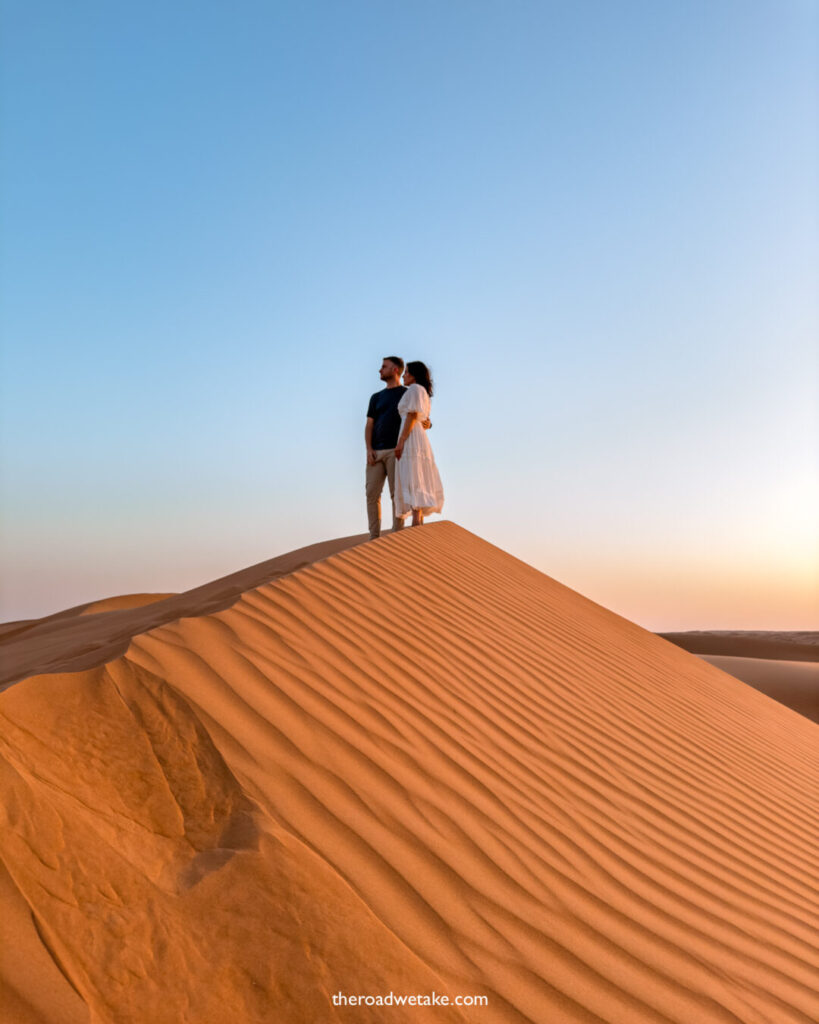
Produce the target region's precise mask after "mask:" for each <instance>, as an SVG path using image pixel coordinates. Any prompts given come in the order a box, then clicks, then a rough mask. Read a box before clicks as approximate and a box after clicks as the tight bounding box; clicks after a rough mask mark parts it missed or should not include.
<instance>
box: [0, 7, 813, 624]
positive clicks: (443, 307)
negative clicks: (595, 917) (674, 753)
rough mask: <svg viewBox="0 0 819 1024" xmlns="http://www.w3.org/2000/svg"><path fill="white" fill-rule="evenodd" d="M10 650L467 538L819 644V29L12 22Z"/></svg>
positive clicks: (98, 17) (614, 22)
mask: <svg viewBox="0 0 819 1024" xmlns="http://www.w3.org/2000/svg"><path fill="white" fill-rule="evenodd" d="M0 9H2V20H3V26H2V54H1V55H0V56H1V57H2V105H3V109H2V123H3V128H2V131H3V140H2V141H3V151H4V157H3V165H2V178H1V179H0V185H1V186H2V225H1V226H2V238H3V242H2V282H1V286H2V332H3V366H2V369H3V383H2V396H1V397H2V403H1V404H2V413H1V414H0V415H2V419H1V420H0V429H1V430H2V435H0V437H1V443H2V449H1V453H2V467H1V468H2V489H3V490H2V503H3V528H2V555H3V565H4V583H3V587H2V608H1V609H0V618H4V619H12V618H20V617H24V616H29V615H41V614H46V613H49V612H52V611H56V610H58V609H59V608H61V607H65V606H67V605H70V604H76V603H79V602H81V601H87V600H91V599H94V598H101V597H105V596H109V595H111V594H117V593H126V592H142V591H165V590H168V591H171V590H181V589H186V588H187V587H190V586H193V585H196V584H198V583H201V582H204V581H206V580H208V579H213V578H215V577H216V576H219V575H223V574H225V573H228V572H231V571H233V570H235V569H239V568H241V567H243V566H245V565H248V564H250V563H252V562H256V561H260V560H262V559H264V558H268V557H272V556H273V555H276V554H278V553H281V552H283V551H286V550H289V549H291V548H293V547H297V546H300V545H303V544H309V543H312V542H314V541H318V540H323V539H325V538H329V537H334V536H342V535H345V534H350V533H358V532H363V531H364V530H365V529H366V518H365V512H364V502H363V458H364V450H363V440H362V436H363V425H364V414H365V410H366V404H367V399H368V397H369V395H370V393H371V392H372V391H374V390H376V389H377V388H378V386H379V381H378V377H377V369H378V366H379V364H380V361H381V357H382V356H384V355H388V354H392V353H396V354H398V355H402V356H404V358H407V359H409V358H421V359H424V360H425V361H427V362H428V363H429V364H430V365H431V366H432V369H433V372H434V375H435V379H436V384H437V393H436V397H435V400H434V403H433V423H434V426H433V432H432V434H431V435H430V436H431V439H432V442H433V446H434V448H435V451H436V455H437V458H438V461H439V465H440V469H441V474H442V477H443V480H444V485H445V490H446V494H447V501H446V506H445V516H446V518H449V519H452V520H454V521H455V522H458V523H460V524H461V525H463V526H465V527H466V528H468V529H470V530H472V531H474V532H475V533H478V534H480V535H481V536H483V537H484V538H486V539H487V540H489V541H491V542H493V543H495V544H498V545H499V546H501V547H503V548H505V549H506V550H508V551H511V552H512V553H514V554H516V555H518V556H519V557H520V558H523V559H525V560H526V561H529V562H531V563H532V564H534V565H536V566H537V567H538V568H540V569H542V570H543V571H544V572H547V573H549V574H550V575H553V576H555V577H557V578H558V579H560V580H561V581H562V582H564V583H566V584H568V585H569V586H571V587H573V588H575V589H577V590H580V591H581V592H582V593H585V594H587V595H588V596H590V597H592V598H594V599H595V600H598V601H600V602H601V603H603V604H605V605H607V606H608V607H610V608H613V609H614V610H615V611H618V612H620V613H621V614H623V615H626V616H627V617H629V618H632V619H634V620H636V621H638V622H640V623H641V624H642V625H646V626H648V627H649V628H657V629H659V628H674V627H679V628H696V627H706V628H707V627H713V628H720V627H722V628H728V627H743V628H806V627H808V626H809V625H810V624H811V623H814V622H815V621H816V600H817V568H816V567H817V561H818V560H819V553H818V552H817V526H816V524H817V522H819V498H818V497H817V480H816V466H817V462H819V450H818V448H819V442H818V441H817V434H818V433H819V431H818V430H817V421H818V420H819V411H818V410H819V395H818V393H817V391H818V389H819V384H818V383H817V380H818V379H819V366H817V362H818V359H817V342H816V339H817V336H818V335H819V298H818V296H817V283H816V282H817V278H818V277H819V200H817V182H819V140H818V138H817V124H819V101H817V95H818V94H819V72H818V70H817V69H818V67H819V43H818V42H817V40H818V39H819V4H817V3H816V2H814V0H678V2H657V0H564V2H550V0H538V2H528V0H511V2H501V0H494V2H488V0H468V2H466V0H434V2H432V0H430V2H425V0H402V2H396V0H393V2H387V0H379V2H376V0H372V2H343V3H342V2H330V0H325V2H311V0H299V2H296V0H292V2H284V0H281V2H272V0H268V2H261V0H239V2H236V3H231V4H228V3H227V2H219V3H216V2H208V0H197V2H180V0H164V2H158V0H140V2H125V0H122V2H111V0H98V2H89V0H74V2H72V3H65V2H63V0H60V2H56V0H54V2H44V0H2V2H1V3H0Z"/></svg>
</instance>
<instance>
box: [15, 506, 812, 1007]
mask: <svg viewBox="0 0 819 1024" xmlns="http://www.w3.org/2000/svg"><path fill="white" fill-rule="evenodd" d="M103 614H105V613H103ZM109 614H111V613H109ZM114 614H119V613H114ZM0 711H2V713H3V716H4V717H3V721H4V729H3V741H2V751H3V760H2V763H1V764H2V772H3V788H4V800H3V806H4V808H5V811H4V813H5V815H6V821H5V822H4V825H5V827H4V828H3V830H2V836H3V839H2V844H3V845H2V850H1V852H2V861H3V864H4V872H5V873H2V872H0V889H2V891H3V892H4V893H5V900H6V901H7V903H8V905H9V907H10V908H11V911H12V912H13V919H14V921H15V922H16V923H17V925H18V927H19V931H20V934H21V947H20V949H21V950H23V952H24V953H25V956H24V955H23V952H21V953H20V955H19V956H18V957H17V958H16V959H14V958H13V959H12V960H10V961H9V960H6V961H4V966H3V979H4V982H5V984H6V986H7V987H8V991H9V993H10V996H9V998H10V999H12V1000H13V1001H14V1005H15V1006H16V1007H17V1008H18V1009H19V1011H20V1015H19V1016H18V1017H15V1018H14V1019H15V1020H18V1019H19V1020H20V1021H26V1020H31V1021H32V1022H33V1021H52V1020H53V1021H55V1022H56V1021H60V1022H63V1021H66V1022H69V1024H70V1022H72V1021H74V1020H77V1021H81V1020H88V1021H96V1020H100V1021H102V1020H117V1021H125V1022H130V1021H134V1022H136V1021H138V1020H147V1019H151V1020H152V1021H159V1022H163V1021H169V1022H170V1021H174V1022H176V1021H179V1020H180V1019H185V1020H187V1021H191V1022H199V1021H201V1022H205V1021H209V1020H211V1019H215V1018H214V1017H213V1016H212V1015H213V1013H214V1012H215V1008H216V1007H217V1006H219V1007H221V1012H220V1017H221V1016H222V1015H224V1008H225V1007H230V1008H231V1012H232V1013H233V1015H234V1016H235V1017H236V1019H241V1020H242V1021H265V1022H267V1021H271V1022H272V1021H286V1020H290V1021H294V1022H296V1021H306V1020H310V1021H336V1020H338V1021H347V1020H373V1021H376V1020H384V1019H396V1020H408V1021H409V1020H412V1021H419V1020H422V1021H425V1020H433V1019H434V1020H469V1021H487V1022H492V1024H495V1022H510V1024H511V1022H518V1024H519V1022H523V1021H532V1022H536V1024H542V1022H547V1021H548V1022H549V1024H553V1022H554V1024H563V1022H567V1024H568V1022H584V1024H586V1022H591V1021H608V1022H612V1024H621V1022H624V1021H628V1022H629V1024H631V1022H643V1021H645V1022H659V1021H676V1022H679V1024H691V1022H693V1021H696V1022H698V1024H699V1022H712V1021H713V1022H725V1024H727V1022H729V1021H731V1022H735V1021H747V1022H748V1024H752V1022H753V1024H757V1022H760V1021H776V1022H777V1024H780V1022H782V1024H786V1022H794V1024H796V1022H799V1024H807V1022H808V1021H811V1020H814V1019H816V1018H817V1016H819V1000H817V994H816V976H815V963H816V957H817V952H818V950H817V945H818V944H817V933H816V928H815V914H816V910H817V904H816V882H817V878H816V875H817V858H816V850H815V844H814V842H813V837H814V836H815V834H816V832H815V829H816V825H817V817H819V814H817V802H816V796H817V779H818V778H819V765H817V749H819V744H817V739H819V732H817V727H816V725H814V724H813V723H811V722H808V721H807V720H805V719H804V718H802V717H800V716H799V715H797V714H795V713H794V712H792V711H790V710H788V709H787V708H784V707H782V706H781V705H778V704H776V703H775V702H774V701H772V700H770V699H768V698H767V697H765V696H763V695H762V694H759V693H757V692H756V691H754V690H753V689H751V688H750V687H748V686H745V685H744V684H742V683H739V682H738V681H735V680H733V679H731V678H730V677H729V676H727V675H725V674H724V673H723V672H720V671H719V670H717V669H715V668H713V667H712V666H710V665H708V664H707V663H705V662H703V661H701V660H700V659H698V658H696V657H695V656H693V655H691V654H689V653H687V652H686V651H683V650H681V649H679V648H677V647H675V646H673V645H672V644H670V643H668V642H666V641H664V640H662V639H660V638H658V637H657V636H655V635H654V634H652V633H649V632H647V631H645V630H643V629H641V628H640V627H638V626H636V625H634V624H633V623H630V622H628V621H626V620H624V619H622V618H620V617H619V616H617V615H615V614H613V613H612V612H609V611H607V610H606V609H604V608H601V607H600V606H599V605H596V604H594V603H593V602H591V601H589V600H587V599H585V598H583V597H581V596H580V595H578V594H576V593H574V592H573V591H571V590H569V589H568V588H566V587H564V586H562V585H561V584H559V583H556V582H555V581H554V580H551V579H550V578H549V577H547V576H544V575H543V574H542V573H539V572H537V571H536V570H535V569H533V568H531V567H530V566H527V565H525V564H524V563H522V562H519V561H518V560H516V559H514V558H512V557H511V556H509V555H507V554H505V553H504V552H502V551H500V550H498V549H497V548H494V547H492V546H491V545H489V544H487V543H486V542H484V541H482V540H480V539H479V538H477V537H474V536H473V535H471V534H469V533H467V531H465V530H462V529H460V528H459V527H456V526H454V525H453V524H451V523H439V524H434V525H430V526H425V527H424V528H423V529H421V530H406V531H404V532H402V533H400V534H397V535H392V536H388V537H384V538H382V539H381V540H379V541H375V542H373V543H369V544H362V545H358V546H353V547H349V548H348V549H347V550H342V551H340V552H338V553H336V554H334V555H332V556H331V557H328V558H325V559H324V560H322V561H319V562H316V563H314V564H310V565H306V566H305V567H303V568H300V569H298V570H297V571H295V572H292V573H291V574H289V575H286V576H282V577H280V578H278V579H275V580H273V581H272V582H269V583H266V584H263V585H261V586H256V587H255V588H254V589H252V590H249V591H247V592H246V593H244V594H243V595H242V596H241V597H239V598H238V599H236V600H234V601H233V603H232V604H231V605H230V606H229V607H222V608H221V609H218V610H214V611H212V612H210V613H208V614H202V615H199V616H196V617H191V616H188V617H184V618H180V619H178V620H176V621H167V622H165V623H164V624H160V625H157V626H155V627H154V628H151V629H148V630H147V631H141V632H139V633H137V634H136V635H134V636H133V637H132V639H131V640H130V643H129V644H128V646H127V649H126V650H125V651H124V652H123V653H121V654H119V655H118V656H116V657H113V658H112V659H111V660H109V661H108V662H107V664H105V665H100V666H98V667H96V668H88V669H85V670H84V671H76V672H71V673H63V674H56V675H55V674H52V675H39V676H35V677H32V678H29V679H26V680H24V681H22V682H19V683H17V684H16V685H14V686H12V687H11V688H10V689H9V690H8V691H7V692H6V693H4V694H3V695H2V697H0ZM26 908H28V911H26ZM24 960H25V964H23V961H24ZM18 961H19V962H18ZM391 990H392V991H394V992H399V993H400V992H403V993H408V992H416V991H418V992H428V991H432V990H436V991H437V992H439V993H440V992H446V993H448V994H450V995H451V996H452V997H455V996H456V995H459V994H460V995H485V996H486V997H487V998H488V1005H487V1006H485V1007H476V1008H474V1009H470V1010H464V1011H463V1013H461V1012H460V1011H457V1010H454V1009H451V1010H448V1011H447V1010H443V1009H441V1008H440V1007H436V1008H434V1009H432V1010H425V1009H422V1008H419V1007H415V1008H412V1009H407V1011H406V1012H405V1013H404V1011H401V1010H399V1009H398V1008H395V1007H392V1008H390V1009H389V1010H383V1009H382V1010H368V1009H367V1008H365V1007H360V1006H356V1007H346V1008H345V1007H336V1006H334V1005H333V1003H332V998H331V997H332V994H333V993H334V992H337V991H342V992H346V993H370V994H373V995H375V994H378V993H382V994H384V993H387V992H389V991H391ZM180 1008H184V1014H185V1015H184V1017H181V1016H180ZM24 1013H25V1014H27V1016H23V1015H22V1014H24ZM402 1014H403V1015H402Z"/></svg>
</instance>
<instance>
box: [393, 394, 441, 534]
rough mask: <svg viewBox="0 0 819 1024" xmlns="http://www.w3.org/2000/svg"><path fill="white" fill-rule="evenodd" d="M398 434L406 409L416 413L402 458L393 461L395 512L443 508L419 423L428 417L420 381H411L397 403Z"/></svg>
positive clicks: (438, 480) (435, 470)
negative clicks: (414, 382) (398, 415)
mask: <svg viewBox="0 0 819 1024" xmlns="http://www.w3.org/2000/svg"><path fill="white" fill-rule="evenodd" d="M398 411H399V413H400V414H401V433H403V431H404V424H405V423H406V421H407V413H408V412H417V413H418V416H417V417H416V418H415V420H414V422H413V424H412V429H411V430H410V432H409V437H408V438H407V439H406V441H405V442H404V450H403V451H402V453H401V458H400V459H396V461H395V514H396V516H397V517H398V518H399V519H403V518H404V517H405V516H406V515H408V514H409V513H410V512H412V510H413V509H420V510H421V511H422V512H424V513H426V514H429V513H431V512H440V511H441V509H442V508H443V507H444V489H443V487H442V486H441V478H440V476H439V475H438V467H437V466H436V465H435V459H434V457H433V455H432V446H431V445H430V443H429V438H428V437H427V431H426V430H424V428H423V427H422V426H421V424H422V423H423V421H424V420H426V419H429V395H428V394H427V389H426V388H424V387H422V386H421V385H420V384H410V386H409V387H408V388H407V390H406V391H405V392H404V394H403V395H402V396H401V401H400V402H399V403H398Z"/></svg>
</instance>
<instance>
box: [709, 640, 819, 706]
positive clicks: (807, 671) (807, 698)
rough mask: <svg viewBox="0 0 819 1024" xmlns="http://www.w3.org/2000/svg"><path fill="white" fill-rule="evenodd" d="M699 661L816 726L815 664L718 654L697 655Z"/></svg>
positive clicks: (818, 674) (818, 683)
mask: <svg viewBox="0 0 819 1024" xmlns="http://www.w3.org/2000/svg"><path fill="white" fill-rule="evenodd" d="M700 657H701V658H702V659H703V660H704V661H707V662H708V663H709V664H711V665H714V666H715V667H716V668H719V669H722V671H723V672H728V673H730V675H732V676H736V678H737V679H741V680H742V681H743V683H748V685H749V686H753V688H754V689H755V690H759V692H760V693H765V694H767V695H768V696H769V697H772V698H773V699H774V700H778V701H779V703H780V704H784V705H785V706H786V707H789V708H792V709H793V710H794V711H797V712H799V714H800V715H804V716H805V717H806V718H809V719H810V720H811V721H812V722H819V663H817V662H815V661H813V662H809V661H774V660H772V659H768V658H731V657H723V656H721V655H718V654H701V655H700Z"/></svg>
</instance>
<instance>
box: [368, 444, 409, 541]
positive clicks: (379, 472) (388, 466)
mask: <svg viewBox="0 0 819 1024" xmlns="http://www.w3.org/2000/svg"><path fill="white" fill-rule="evenodd" d="M373 455H375V465H373V466H371V465H370V464H369V463H367V519H368V520H369V523H370V537H372V538H375V537H380V536H381V492H382V491H383V490H384V479H385V478H386V479H387V481H388V482H389V485H390V499H391V500H392V528H393V530H400V529H401V527H402V526H403V525H404V520H403V519H396V518H395V449H394V448H382V449H381V450H380V451H375V452H373Z"/></svg>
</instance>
